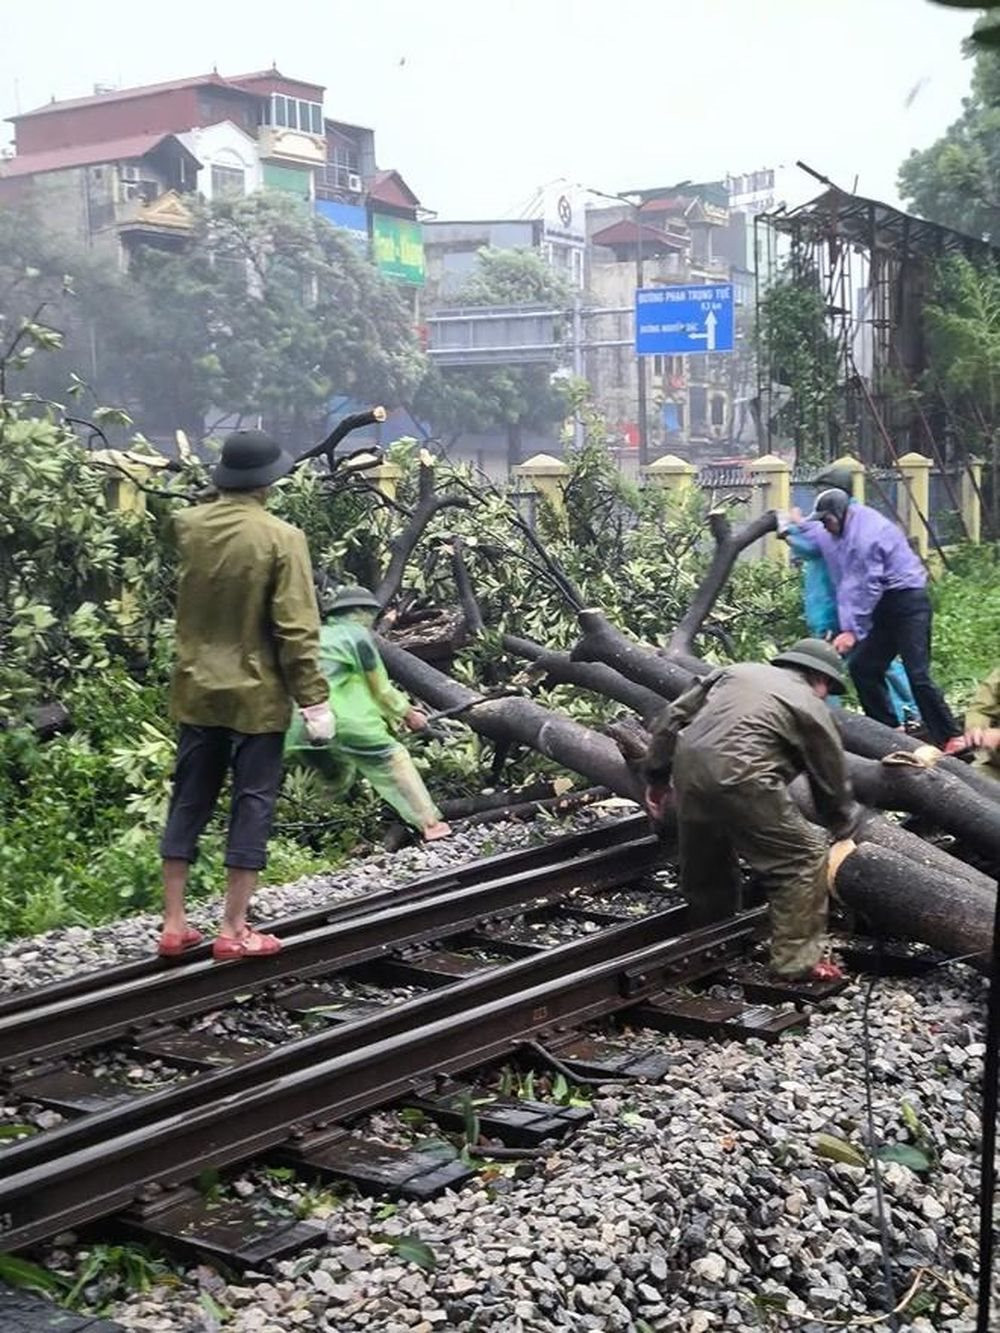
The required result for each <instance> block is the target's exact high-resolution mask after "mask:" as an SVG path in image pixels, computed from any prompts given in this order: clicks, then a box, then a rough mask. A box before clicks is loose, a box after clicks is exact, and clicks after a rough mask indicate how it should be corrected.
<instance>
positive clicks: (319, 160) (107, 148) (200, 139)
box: [0, 69, 423, 287]
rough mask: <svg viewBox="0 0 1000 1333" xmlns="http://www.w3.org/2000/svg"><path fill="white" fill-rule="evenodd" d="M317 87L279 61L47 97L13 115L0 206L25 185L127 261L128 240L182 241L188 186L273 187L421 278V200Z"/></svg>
mask: <svg viewBox="0 0 1000 1333" xmlns="http://www.w3.org/2000/svg"><path fill="white" fill-rule="evenodd" d="M324 91H325V90H324V88H323V86H322V85H321V84H315V83H309V82H305V81H303V80H301V79H291V78H288V77H286V76H285V75H284V74H282V73H281V72H280V71H279V70H277V69H270V70H262V71H258V72H256V73H251V74H243V75H237V76H235V77H224V76H223V75H221V74H219V73H218V71H217V70H213V71H212V73H210V74H203V75H196V76H194V77H191V78H184V79H175V80H172V81H170V82H168V83H160V84H151V85H148V86H145V87H138V88H121V89H104V90H98V91H95V93H94V94H93V95H92V96H90V97H82V98H77V99H74V100H71V101H62V102H56V101H53V102H51V103H49V104H48V105H47V106H43V107H39V108H37V109H36V110H34V111H28V112H24V113H23V114H20V115H17V116H13V117H11V120H12V123H13V125H14V135H15V154H14V156H13V157H10V158H8V159H6V160H2V161H0V206H2V204H3V203H4V202H5V201H9V200H12V199H17V198H19V197H24V196H30V197H31V198H32V199H33V200H34V202H35V203H36V204H37V205H38V206H39V207H40V210H41V211H42V213H43V215H44V216H45V218H46V221H47V222H48V223H49V224H50V225H52V226H53V227H55V228H58V229H59V230H61V231H62V232H63V233H65V234H67V235H68V236H69V237H71V238H73V239H75V240H78V241H80V242H81V243H83V244H84V245H86V246H88V247H90V248H94V249H98V250H105V251H106V252H107V253H108V254H109V255H111V256H114V257H115V258H116V259H117V260H118V261H119V262H120V263H121V264H122V265H123V266H127V264H128V260H129V256H130V254H131V252H132V249H133V248H134V246H135V245H137V244H154V245H160V246H174V245H178V244H183V241H184V239H185V237H186V236H187V235H188V234H189V233H190V229H191V225H192V214H191V207H190V205H191V203H192V201H193V200H194V199H195V198H196V197H198V196H200V197H201V198H202V199H206V200H211V199H218V198H220V197H223V196H240V195H245V194H249V193H252V192H253V191H255V190H258V189H269V190H278V191H282V192H284V193H286V194H289V195H291V196H293V197H294V198H297V199H300V200H302V202H303V203H305V204H307V205H308V206H310V207H313V208H315V209H316V210H317V211H318V212H319V213H321V214H323V215H324V216H325V217H327V218H328V220H330V221H331V222H333V223H334V224H335V225H337V226H342V227H345V228H347V230H349V231H351V232H353V233H354V234H355V236H356V237H357V239H358V241H359V245H363V246H364V248H365V250H366V251H369V250H370V251H371V253H372V255H373V258H374V260H375V262H376V264H377V265H378V266H379V267H380V268H381V269H382V270H383V271H384V272H385V273H386V275H387V276H389V277H392V278H395V279H397V280H399V281H401V282H406V283H409V284H411V285H412V286H414V287H415V286H418V285H419V284H420V283H422V281H423V255H422V239H421V233H420V224H419V222H418V221H417V212H418V208H419V200H418V199H417V197H416V196H415V195H414V194H413V192H412V191H411V190H410V189H409V187H408V186H407V185H406V182H405V181H404V180H403V179H402V177H401V176H400V175H399V174H398V172H394V171H379V170H378V168H377V166H376V159H375V136H374V133H373V131H372V130H370V129H367V128H365V127H363V126H358V125H350V124H347V123H345V122H342V121H337V120H331V119H328V118H327V117H325V116H324V114H323V95H324Z"/></svg>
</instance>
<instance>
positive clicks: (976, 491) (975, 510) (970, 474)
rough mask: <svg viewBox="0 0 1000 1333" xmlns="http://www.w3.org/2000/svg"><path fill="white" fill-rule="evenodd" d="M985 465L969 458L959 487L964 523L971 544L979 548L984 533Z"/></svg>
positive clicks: (979, 460)
mask: <svg viewBox="0 0 1000 1333" xmlns="http://www.w3.org/2000/svg"><path fill="white" fill-rule="evenodd" d="M982 484H983V464H982V460H981V459H979V458H969V459H968V460H967V461H966V464H965V467H964V468H963V469H962V477H961V480H960V481H959V486H958V500H959V504H960V505H961V506H962V522H963V523H964V524H965V531H966V533H967V534H968V538H969V541H970V542H975V543H976V545H977V546H978V544H979V542H980V541H981V540H982V532H983V506H982V502H981V499H980V497H981V496H982V493H983V492H982Z"/></svg>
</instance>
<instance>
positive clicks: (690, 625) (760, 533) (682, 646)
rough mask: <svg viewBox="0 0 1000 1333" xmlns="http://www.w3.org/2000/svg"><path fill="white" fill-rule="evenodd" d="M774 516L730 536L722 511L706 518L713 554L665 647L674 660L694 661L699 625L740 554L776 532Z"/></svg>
mask: <svg viewBox="0 0 1000 1333" xmlns="http://www.w3.org/2000/svg"><path fill="white" fill-rule="evenodd" d="M777 526H778V521H777V515H776V514H775V513H774V511H773V510H768V512H767V513H766V514H761V516H760V517H759V518H755V519H752V520H751V521H750V522H749V523H747V524H746V525H745V526H744V527H742V528H740V530H739V532H737V533H734V532H733V529H732V525H731V523H730V522H729V516H728V514H726V513H725V511H723V510H716V511H715V512H714V513H712V514H709V516H708V527H709V530H710V532H711V534H712V536H713V538H714V539H715V554H714V555H713V556H712V563H711V565H710V566H709V568H708V573H707V574H706V575H705V577H704V578H703V579H702V581H701V583H700V585H699V587H698V591H697V592H696V593H695V595H694V597H693V598H692V599H691V605H690V606H689V607H688V609H687V610H686V611H685V613H684V615H683V616H682V617H681V619H680V620H679V621H678V623H677V625H676V627H675V628H674V632H673V634H671V636H670V642H669V643H668V645H667V654H668V655H669V656H670V657H672V658H674V659H675V660H676V659H678V658H682V657H689V658H694V659H695V660H697V658H696V657H695V651H694V641H695V639H696V638H697V636H698V633H699V631H700V630H701V627H702V625H703V624H704V623H705V621H706V620H707V619H708V617H709V615H710V614H711V611H712V607H713V606H714V605H715V603H716V601H717V600H718V597H719V594H720V593H721V592H722V589H723V588H724V587H725V586H726V583H727V582H728V581H729V576H730V574H731V573H732V572H733V565H735V563H736V558H737V556H738V555H739V554H740V552H741V551H745V550H746V548H747V547H748V546H752V545H753V543H754V542H755V541H759V540H760V538H761V537H764V536H766V534H767V533H769V532H774V531H775V530H776V529H777Z"/></svg>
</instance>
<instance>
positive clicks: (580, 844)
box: [0, 815, 648, 1019]
mask: <svg viewBox="0 0 1000 1333" xmlns="http://www.w3.org/2000/svg"><path fill="white" fill-rule="evenodd" d="M647 828H648V821H647V820H646V818H645V816H644V815H630V816H628V817H627V818H625V819H619V820H616V821H615V822H614V823H608V824H602V825H600V826H599V827H597V828H593V829H587V830H586V831H584V832H582V833H570V834H567V835H566V836H565V837H561V838H553V839H552V840H551V841H550V842H546V843H542V844H541V845H539V846H536V847H522V848H519V849H518V850H516V851H512V852H498V853H497V854H496V855H495V856H486V857H482V858H480V859H478V860H475V861H465V862H463V863H462V864H460V865H456V866H453V867H450V868H449V869H446V870H441V871H439V872H437V873H436V874H432V875H421V876H419V877H418V878H416V879H412V880H409V881H408V882H406V883H405V884H400V885H398V886H394V887H393V888H389V889H381V890H379V891H378V892H376V893H371V894H360V895H359V896H358V897H356V898H349V899H347V900H346V901H345V902H339V903H330V904H327V905H325V906H319V907H313V908H309V909H308V910H307V911H304V912H296V913H294V914H292V915H289V916H284V917H279V918H277V919H276V920H274V921H269V922H264V923H263V924H262V925H261V927H260V929H261V930H265V931H267V932H268V933H269V934H271V935H278V936H280V937H282V938H284V937H286V936H288V935H297V934H300V933H301V932H302V931H304V930H311V929H313V928H314V927H317V926H321V925H324V924H332V923H333V922H335V921H347V920H349V919H350V918H351V917H355V916H366V915H367V914H368V913H369V912H380V911H382V910H383V908H386V907H393V906H395V905H396V904H397V903H401V902H412V901H415V900H416V899H418V898H429V897H431V896H432V895H433V894H435V893H440V892H443V891H444V890H446V889H451V888H461V887H462V886H463V885H466V884H475V883H480V882H482V881H484V880H487V879H493V878H497V877H499V876H500V875H504V874H507V873H510V874H516V873H518V872H520V871H528V870H531V869H533V868H535V867H537V866H542V865H545V864H547V863H549V862H553V861H559V860H561V859H564V858H565V857H567V856H571V855H575V854H577V853H579V854H581V855H582V854H585V853H586V852H589V851H597V850H599V849H601V848H602V847H612V846H615V845H616V844H618V843H623V842H629V841H631V840H632V839H633V838H635V837H637V836H638V835H639V834H640V833H642V832H645V831H646V829H647ZM211 953H212V947H211V944H209V943H205V944H201V945H198V946H197V947H195V948H194V949H188V950H186V951H185V952H184V954H183V955H182V956H181V958H179V959H169V958H160V957H158V956H157V955H156V954H153V953H151V954H150V955H149V956H148V957H145V958H137V959H135V960H134V961H132V962H129V963H121V964H119V965H117V966H116V967H109V968H98V969H96V970H94V971H91V972H81V973H78V974H77V975H76V976H74V977H69V978H67V979H66V980H65V981H54V982H52V983H51V984H49V985H47V986H33V987H31V988H30V989H29V990H22V991H14V992H12V993H11V994H8V995H2V996H0V1019H3V1018H6V1017H8V1016H9V1015H11V1014H23V1013H26V1012H27V1011H28V1010H29V1009H33V1008H42V1007H43V1006H45V1005H48V1004H52V1003H55V1002H56V1001H58V1000H68V999H71V998H73V997H75V996H80V995H84V994H87V993H89V992H92V991H99V990H103V989H104V988H105V987H107V986H112V985H120V984H123V983H124V982H127V981H135V980H139V979H141V978H145V977H153V976H163V975H166V974H167V973H168V972H169V973H171V974H173V975H176V974H177V973H178V972H180V971H181V970H182V969H183V968H184V967H186V966H190V965H191V964H193V963H197V962H203V961H205V960H206V959H208V958H210V957H211Z"/></svg>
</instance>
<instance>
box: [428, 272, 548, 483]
mask: <svg viewBox="0 0 1000 1333" xmlns="http://www.w3.org/2000/svg"><path fill="white" fill-rule="evenodd" d="M568 302H569V289H568V288H567V286H566V284H565V283H564V282H563V281H562V279H561V278H560V277H559V276H558V274H555V273H553V272H552V270H551V269H550V268H549V267H548V266H547V265H546V264H545V263H544V262H543V261H542V260H541V258H540V257H539V256H538V255H536V254H534V253H533V252H532V251H530V250H481V251H480V253H479V260H478V266H477V268H476V271H475V272H474V273H473V274H472V275H471V276H470V277H469V279H468V281H467V282H466V283H465V284H464V286H463V287H462V288H461V290H460V291H458V292H456V293H455V295H454V296H453V297H452V298H451V301H450V304H452V305H455V306H518V305H520V306H536V307H537V306H543V307H545V308H546V309H550V310H563V309H565V308H566V306H567V305H568ZM557 327H558V321H557ZM553 369H554V366H553V365H551V364H548V363H545V364H538V365H516V364H507V365H493V366H447V367H432V368H431V370H430V372H429V373H428V375H427V377H426V379H425V380H424V382H423V384H422V385H421V387H420V390H419V392H418V394H417V397H416V400H415V404H414V406H415V410H416V411H417V412H418V413H419V414H420V415H422V416H426V417H427V418H428V419H429V420H430V421H431V422H432V423H433V425H434V427H435V429H437V430H438V431H442V432H445V433H452V434H454V435H460V434H461V433H462V432H464V431H481V430H491V429H493V430H495V429H502V430H505V431H506V433H507V464H508V467H510V468H513V467H516V466H517V464H518V463H519V462H520V461H521V447H522V446H521V441H522V436H523V433H524V431H525V429H533V428H534V429H538V428H540V427H544V426H547V425H549V424H550V423H551V422H554V421H561V420H562V418H563V417H564V416H565V413H566V399H565V395H564V393H563V390H562V387H561V384H560V382H558V381H556V382H555V383H553V380H552V371H553Z"/></svg>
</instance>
